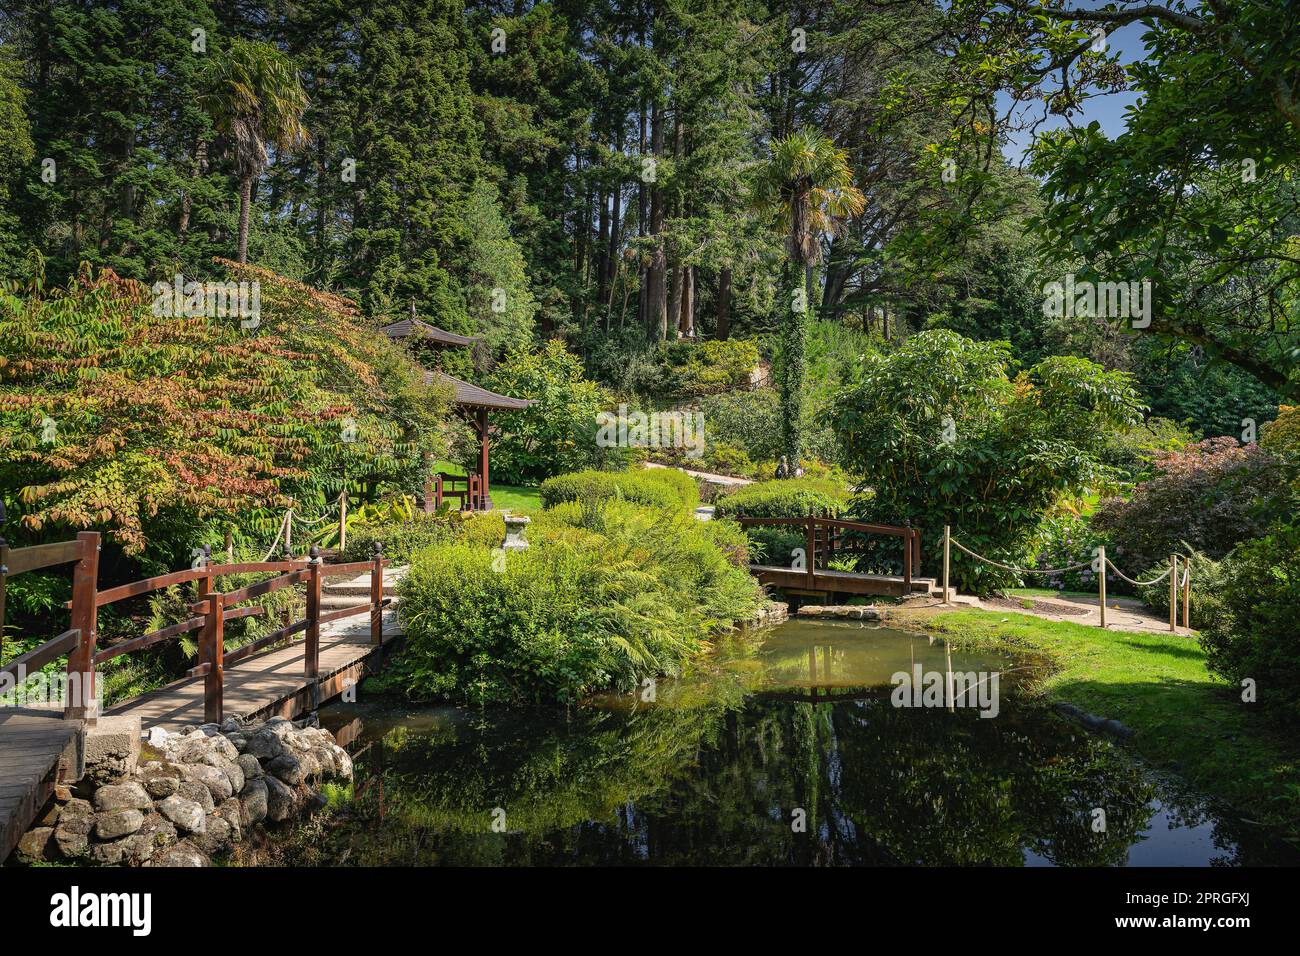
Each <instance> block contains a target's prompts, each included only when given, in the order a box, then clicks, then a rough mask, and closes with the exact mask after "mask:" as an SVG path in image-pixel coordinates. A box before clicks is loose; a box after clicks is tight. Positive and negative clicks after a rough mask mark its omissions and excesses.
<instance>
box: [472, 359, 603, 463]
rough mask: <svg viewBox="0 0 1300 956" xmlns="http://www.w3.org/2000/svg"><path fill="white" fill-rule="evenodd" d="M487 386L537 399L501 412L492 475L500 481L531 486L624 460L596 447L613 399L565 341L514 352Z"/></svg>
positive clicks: (516, 396)
mask: <svg viewBox="0 0 1300 956" xmlns="http://www.w3.org/2000/svg"><path fill="white" fill-rule="evenodd" d="M485 384H486V386H487V387H488V388H491V389H493V390H494V391H497V392H501V393H502V394H504V395H510V396H513V397H515V398H529V399H532V400H533V401H534V404H533V405H531V406H530V407H528V408H525V409H521V410H519V411H511V412H504V413H498V414H497V418H498V420H499V424H500V427H501V434H500V436H499V437H497V438H496V440H495V441H494V442H493V444H492V471H493V474H494V477H495V478H496V479H497V480H498V481H500V482H502V483H504V484H515V485H531V484H536V483H537V482H539V481H541V480H542V479H544V478H548V477H550V476H552V475H558V474H563V473H564V472H568V471H578V470H579V469H582V468H588V467H592V466H595V465H598V464H600V463H602V461H604V460H605V459H606V458H608V457H610V456H611V455H613V456H614V457H615V458H617V457H619V452H620V451H621V450H619V449H612V450H608V451H607V450H606V449H603V448H601V447H599V446H598V445H597V444H596V415H597V414H598V413H599V412H600V411H601V409H603V408H604V407H606V406H607V405H609V404H610V401H611V398H610V396H609V395H607V394H606V392H605V390H604V389H603V388H601V387H600V386H599V385H597V384H596V383H595V382H592V381H588V380H587V379H586V378H585V377H584V376H583V371H582V363H581V362H580V361H579V360H578V358H577V356H575V355H573V354H572V353H570V352H569V351H568V350H567V349H566V348H565V347H564V343H563V342H560V341H558V340H552V341H550V342H547V343H546V345H545V346H543V347H542V348H541V349H540V350H539V351H536V352H528V351H516V352H514V353H512V354H511V355H510V356H509V357H508V358H507V359H506V361H505V362H503V363H502V364H501V365H500V366H498V368H497V369H496V371H495V372H494V373H493V374H492V375H491V376H490V377H489V378H488V380H487V381H486V383H485Z"/></svg>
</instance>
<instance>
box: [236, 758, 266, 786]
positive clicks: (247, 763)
mask: <svg viewBox="0 0 1300 956" xmlns="http://www.w3.org/2000/svg"><path fill="white" fill-rule="evenodd" d="M236 763H238V764H239V769H240V770H242V771H244V780H245V782H247V781H249V780H256V779H257V778H258V777H260V776H262V773H263V771H262V764H261V762H260V761H258V759H257V758H256V757H254V756H253V755H252V754H240V755H239V759H238V760H237V761H236Z"/></svg>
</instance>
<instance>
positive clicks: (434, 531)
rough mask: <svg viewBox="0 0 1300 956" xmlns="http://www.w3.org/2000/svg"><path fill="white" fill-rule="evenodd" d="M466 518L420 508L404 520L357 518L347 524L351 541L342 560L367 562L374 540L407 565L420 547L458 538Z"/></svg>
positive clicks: (394, 558)
mask: <svg viewBox="0 0 1300 956" xmlns="http://www.w3.org/2000/svg"><path fill="white" fill-rule="evenodd" d="M464 520H465V517H464V515H463V513H462V512H459V511H443V512H441V513H438V514H431V515H427V514H425V513H424V512H422V511H417V512H416V513H415V514H413V515H411V516H410V517H409V518H407V519H406V520H401V521H357V522H350V523H349V524H348V542H347V547H346V548H345V549H344V550H343V553H342V555H341V560H343V561H367V560H369V559H370V557H371V556H372V554H373V551H374V546H375V542H376V541H378V542H379V543H380V544H382V545H383V548H384V557H385V558H388V559H389V560H390V561H392V562H393V563H394V564H405V563H406V562H407V561H409V560H410V559H411V555H412V554H413V553H414V552H415V551H417V550H419V549H420V548H423V547H426V546H427V545H431V544H438V543H441V542H444V541H451V540H453V539H455V538H456V536H457V532H458V531H459V530H460V527H461V525H463V524H464Z"/></svg>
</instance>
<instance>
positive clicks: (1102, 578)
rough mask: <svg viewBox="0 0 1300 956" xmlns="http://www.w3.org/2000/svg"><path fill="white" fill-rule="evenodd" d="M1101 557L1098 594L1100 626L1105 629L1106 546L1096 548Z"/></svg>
mask: <svg viewBox="0 0 1300 956" xmlns="http://www.w3.org/2000/svg"><path fill="white" fill-rule="evenodd" d="M1098 554H1099V555H1100V557H1101V571H1100V572H1099V573H1098V574H1097V589H1098V596H1099V597H1100V598H1101V628H1102V630H1103V631H1104V630H1105V629H1106V546H1105V545H1104V544H1103V545H1101V546H1100V547H1099V548H1098Z"/></svg>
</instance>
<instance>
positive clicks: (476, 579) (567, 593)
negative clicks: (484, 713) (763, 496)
mask: <svg viewBox="0 0 1300 956" xmlns="http://www.w3.org/2000/svg"><path fill="white" fill-rule="evenodd" d="M528 540H529V542H530V547H529V548H528V549H527V550H524V551H517V552H511V553H507V554H505V555H504V563H502V562H501V561H500V557H501V556H500V554H498V555H497V560H496V562H495V566H494V557H493V553H492V551H491V550H490V549H488V548H485V547H482V546H475V545H471V544H467V543H463V542H455V543H450V544H442V545H436V546H434V547H431V548H427V549H425V550H423V551H420V552H418V553H417V554H416V555H415V557H414V559H413V561H412V563H411V567H410V571H409V572H408V574H407V576H406V577H405V578H404V579H403V581H402V582H401V584H400V585H398V591H399V593H400V594H401V598H402V603H401V614H402V619H403V622H404V626H405V630H406V637H407V642H406V647H405V648H404V650H403V651H402V653H401V655H400V656H399V658H398V659H397V661H396V662H395V664H394V670H393V674H394V678H395V680H396V682H397V683H398V684H399V686H402V687H403V688H404V689H405V690H406V692H407V693H408V694H409V695H410V696H411V697H413V698H416V699H429V698H437V697H442V698H448V699H451V700H454V701H457V702H463V703H472V704H490V703H500V704H515V705H518V704H543V703H572V702H575V701H578V700H579V699H581V698H582V697H583V696H584V695H586V694H589V693H592V692H595V691H599V690H604V689H614V690H618V691H629V690H632V689H634V688H636V687H637V686H639V685H640V683H641V682H642V681H643V680H645V679H647V678H652V677H654V676H656V675H660V674H675V673H678V672H679V671H680V669H681V666H682V664H683V663H684V662H685V661H686V660H687V659H688V658H689V657H690V656H691V655H693V654H695V653H697V652H698V651H699V650H700V649H701V648H702V647H703V646H704V642H705V641H706V640H707V639H708V638H709V637H710V636H711V635H713V634H714V633H716V632H718V631H719V630H720V629H722V628H724V627H726V626H728V625H730V624H731V623H732V622H733V621H735V620H737V619H740V618H743V617H746V616H748V615H749V614H751V613H752V612H753V611H754V610H755V609H756V608H757V607H758V606H759V604H760V602H761V600H762V591H761V589H760V588H759V587H758V585H757V584H756V583H755V582H754V580H753V579H752V578H751V577H750V575H749V573H748V571H747V570H746V569H745V568H744V567H743V564H744V561H745V551H744V541H743V537H742V536H741V535H740V534H739V532H738V529H736V528H735V526H734V525H727V524H724V523H721V522H700V521H696V520H695V519H694V517H693V516H691V515H689V514H686V513H684V512H678V513H675V514H666V513H664V512H657V511H651V510H648V509H644V508H640V507H638V506H636V505H633V504H629V503H626V502H616V501H608V500H607V501H604V502H600V503H596V504H590V503H583V504H578V503H567V504H561V505H557V506H556V507H555V508H553V509H552V510H550V511H547V512H544V513H543V514H542V515H540V516H539V517H538V518H537V520H536V521H535V522H534V524H533V526H532V528H531V529H530V531H529V534H528Z"/></svg>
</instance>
